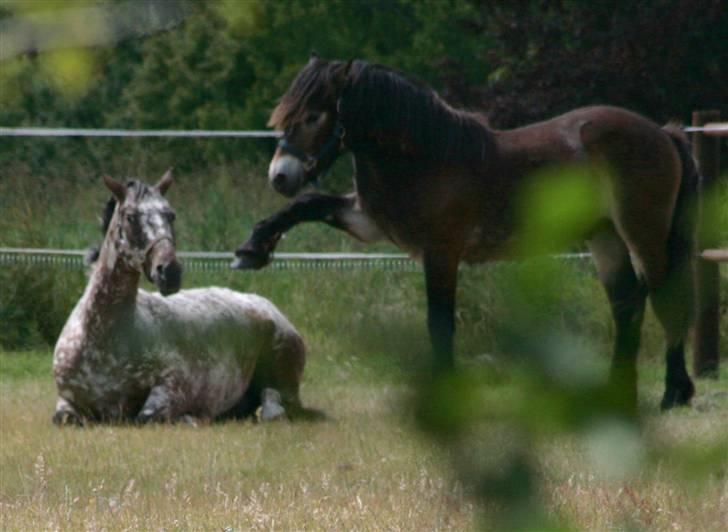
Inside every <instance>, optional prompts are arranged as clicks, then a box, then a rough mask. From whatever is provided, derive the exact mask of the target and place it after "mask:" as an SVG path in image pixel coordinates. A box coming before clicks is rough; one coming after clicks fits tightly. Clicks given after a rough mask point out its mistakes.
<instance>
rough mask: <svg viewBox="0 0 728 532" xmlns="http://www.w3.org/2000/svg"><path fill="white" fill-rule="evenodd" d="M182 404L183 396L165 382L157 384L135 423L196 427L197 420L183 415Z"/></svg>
mask: <svg viewBox="0 0 728 532" xmlns="http://www.w3.org/2000/svg"><path fill="white" fill-rule="evenodd" d="M183 402H184V394H183V393H182V392H181V391H175V390H174V388H173V387H171V386H170V385H169V383H167V382H165V383H161V384H158V385H156V386H154V387H153V388H152V390H151V391H150V392H149V396H148V397H147V400H146V401H145V402H144V406H142V409H141V410H140V411H139V413H138V414H137V416H136V418H135V421H136V422H137V423H139V424H142V425H144V424H147V423H177V422H181V423H185V424H187V425H191V426H197V425H198V423H199V420H198V419H197V418H195V417H194V416H191V415H188V414H184V409H183Z"/></svg>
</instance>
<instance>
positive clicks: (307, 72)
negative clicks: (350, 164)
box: [268, 56, 353, 197]
mask: <svg viewBox="0 0 728 532" xmlns="http://www.w3.org/2000/svg"><path fill="white" fill-rule="evenodd" d="M352 64H353V63H352V62H351V61H350V62H348V63H345V62H342V61H323V60H321V59H319V58H318V57H316V56H312V57H311V59H310V60H309V62H308V64H307V65H306V66H305V67H304V68H303V69H302V70H301V71H300V72H299V73H298V75H297V76H296V78H295V79H294V80H293V83H291V86H290V87H289V88H288V91H286V93H285V94H284V95H283V97H282V98H281V101H280V102H279V104H278V106H277V107H276V108H275V109H274V110H273V114H272V115H271V118H270V120H269V121H268V125H269V126H270V127H274V128H276V129H277V130H279V131H283V138H282V139H281V141H280V142H279V144H278V149H276V152H275V154H274V155H273V159H272V160H271V162H270V167H269V168H268V180H269V182H270V184H271V186H272V187H273V188H274V189H275V190H276V191H278V192H280V193H281V194H283V195H285V196H289V197H290V196H294V195H295V194H296V193H298V191H299V190H300V189H301V188H302V187H303V186H305V185H306V184H308V183H310V182H311V181H314V180H315V179H316V178H317V177H318V176H319V175H321V174H322V173H325V172H326V171H327V170H328V169H329V167H330V166H331V165H332V164H333V162H334V161H335V160H336V158H337V157H338V156H339V154H340V153H341V151H342V145H341V139H342V136H343V129H342V127H341V124H340V123H339V122H338V115H337V108H336V106H337V100H338V98H339V96H340V94H341V91H342V90H343V88H344V86H345V85H346V83H347V80H348V77H349V73H350V70H351V67H352Z"/></svg>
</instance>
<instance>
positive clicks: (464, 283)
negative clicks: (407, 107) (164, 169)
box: [0, 161, 728, 531]
mask: <svg viewBox="0 0 728 532" xmlns="http://www.w3.org/2000/svg"><path fill="white" fill-rule="evenodd" d="M117 162H118V161H117ZM109 171H110V172H111V173H114V174H115V175H117V176H120V175H124V174H123V173H121V172H116V173H115V172H113V171H112V170H109ZM246 172H248V170H245V169H232V170H229V171H220V172H217V173H216V174H215V175H214V176H212V177H209V178H208V176H202V175H196V176H191V177H187V176H184V175H182V176H180V179H179V183H178V185H176V186H175V188H173V189H172V191H171V192H170V199H171V202H172V205H173V206H175V207H176V209H177V213H178V220H179V223H178V229H179V240H180V246H179V247H180V248H181V249H187V250H190V249H207V250H216V251H219V250H232V249H234V247H235V246H236V245H238V244H239V243H240V242H241V241H242V240H243V239H244V238H245V237H246V236H247V234H248V232H249V230H250V227H251V225H252V223H253V222H254V221H255V220H257V219H259V218H260V217H262V216H263V215H265V214H267V213H269V212H270V211H272V210H273V209H274V208H275V207H276V206H277V205H279V204H280V201H281V200H279V199H276V198H275V197H274V195H272V194H270V193H268V192H267V191H266V189H265V185H264V183H263V182H262V181H261V180H258V181H253V180H251V179H250V178H249V177H247V174H246ZM159 173H161V172H159ZM259 173H260V172H259ZM5 174H6V175H7V177H3V178H2V179H0V208H2V209H3V213H4V215H3V216H2V217H0V246H39V247H71V248H76V247H85V246H87V245H88V244H90V243H92V242H97V241H98V240H99V234H98V229H97V226H96V218H97V217H98V214H99V213H100V209H101V206H102V205H103V201H104V199H105V198H106V197H107V195H108V194H107V192H106V191H105V190H104V189H103V188H102V187H101V186H100V185H99V183H98V179H97V176H96V175H95V174H94V175H93V176H92V175H91V173H90V172H89V173H88V175H85V174H84V175H82V176H80V177H79V178H77V179H75V180H68V181H62V182H61V181H58V180H52V179H35V178H30V177H28V176H24V175H23V174H22V172H21V173H19V174H18V175H11V173H8V172H7V171H6V172H5ZM150 175H151V174H150ZM726 197H728V194H727V195H726ZM725 212H728V211H725ZM69 213H72V215H71V214H69ZM280 249H281V251H295V250H309V251H311V250H316V251H328V250H337V251H338V250H342V249H354V250H362V251H363V250H369V251H373V250H375V249H376V250H392V248H391V247H387V245H386V244H382V245H380V246H378V247H374V248H372V247H368V248H364V247H361V246H359V245H358V244H356V243H353V242H352V241H351V240H350V239H347V238H346V237H345V236H342V235H339V234H338V233H335V232H334V231H332V230H330V229H328V228H325V227H320V226H307V227H301V228H298V229H296V231H293V232H292V233H291V236H290V237H289V238H287V239H286V240H285V241H284V242H282V243H281V248H280ZM554 269H555V270H557V271H558V272H559V276H560V277H559V278H560V279H561V280H562V281H564V282H562V283H561V284H559V286H558V289H556V290H554V289H553V288H554V287H553V286H551V287H550V286H548V285H549V284H550V283H542V282H539V279H540V277H538V276H536V277H532V274H533V272H534V268H533V267H531V266H528V265H524V264H520V263H513V264H501V265H495V266H490V267H487V268H464V269H463V270H462V272H461V282H460V287H459V294H458V307H457V324H458V334H457V352H458V361H459V363H461V364H462V366H463V367H465V368H467V369H466V372H465V373H468V372H470V369H471V368H472V369H473V374H477V373H478V371H480V370H481V369H482V367H483V366H484V365H485V366H487V365H488V364H489V362H483V360H486V361H487V360H491V359H495V360H496V364H501V363H502V362H503V361H504V360H507V359H508V355H510V354H511V349H512V347H513V342H512V338H508V337H507V335H504V331H508V330H510V331H511V332H512V331H513V329H514V322H513V320H514V319H516V320H521V322H518V321H516V323H515V325H516V330H519V327H522V330H524V331H526V330H530V327H531V325H532V323H537V324H540V326H541V332H543V331H544V330H547V332H549V334H550V333H554V335H555V336H558V337H565V338H569V339H570V341H571V342H572V345H571V347H569V349H570V351H569V352H570V353H571V355H577V356H580V357H581V359H583V360H581V361H580V360H575V359H570V360H571V364H572V367H571V368H564V367H562V368H561V369H562V370H563V371H565V372H566V373H565V374H568V375H571V374H572V373H573V371H572V370H573V367H577V368H581V369H580V370H579V371H581V370H582V369H584V367H585V366H584V363H583V362H584V361H587V363H588V364H591V366H590V367H591V369H588V368H587V369H588V371H593V372H595V373H593V375H596V376H597V378H598V379H604V378H605V377H606V374H607V366H608V357H607V354H608V353H609V352H610V351H611V341H612V340H611V338H612V334H613V330H612V325H611V321H610V315H609V310H608V308H607V305H606V301H605V298H604V296H603V294H602V290H601V287H600V286H599V284H598V282H597V281H596V279H595V276H594V273H593V270H592V268H591V267H590V266H589V265H585V264H581V263H559V264H557V265H556V267H555V268H554ZM536 271H537V272H538V271H539V270H538V269H536ZM723 272H724V278H725V277H726V275H728V274H727V272H726V271H725V270H723ZM524 279H525V284H524ZM84 283H85V277H84V274H83V272H81V271H72V270H65V269H60V268H39V267H37V266H27V267H26V266H13V267H3V268H2V269H0V345H5V346H6V347H5V349H6V350H5V351H0V530H55V529H59V530H251V529H252V530H255V529H265V530H271V529H275V530H302V529H306V530H433V529H442V530H447V529H454V530H461V529H470V528H474V527H478V526H483V527H486V528H491V529H493V528H496V529H497V528H500V527H502V526H504V524H503V523H504V522H503V521H498V519H499V517H498V516H500V515H502V514H503V511H504V507H505V506H507V503H506V502H503V499H501V500H500V502H498V500H496V499H497V498H493V497H491V498H487V499H484V498H483V497H482V495H483V486H479V485H478V484H477V482H476V483H473V482H471V481H472V480H473V479H472V478H470V477H471V476H472V475H471V476H469V475H468V471H467V470H465V471H464V469H463V467H462V466H463V463H465V466H466V469H467V466H472V469H473V471H476V470H477V469H478V467H480V465H479V464H480V462H481V461H482V462H488V463H491V465H492V464H493V463H494V464H495V467H496V469H498V467H499V463H500V462H499V461H500V459H501V457H502V456H503V455H507V454H508V452H509V451H510V450H512V449H523V448H525V451H524V452H526V453H527V454H528V456H530V457H533V463H532V468H533V471H535V475H536V476H535V479H536V480H535V482H536V485H535V488H534V493H535V494H536V497H537V499H538V501H537V505H536V506H538V507H540V508H542V509H543V510H545V512H546V513H547V514H548V516H549V517H550V520H551V523H552V524H554V525H555V526H557V527H559V528H571V529H576V530H583V529H589V530H605V529H620V530H635V529H646V530H707V531H713V530H716V531H717V530H726V529H728V451H726V449H728V447H726V442H728V372H727V371H726V364H727V363H728V351H727V349H728V314H724V315H723V317H722V318H721V323H720V327H721V334H722V338H723V339H722V353H721V356H722V359H723V368H722V373H721V375H720V377H719V379H717V380H702V381H699V382H698V383H697V386H698V394H697V396H696V398H695V400H694V404H693V407H692V408H688V409H678V410H676V411H674V412H671V413H669V414H665V415H660V414H659V413H658V404H659V399H660V395H661V393H662V387H663V383H662V380H663V375H664V364H663V362H662V351H663V346H662V342H663V338H662V334H661V331H660V330H659V327H658V326H657V324H656V321H655V319H654V317H653V316H652V315H651V314H650V313H649V312H648V316H647V319H646V323H645V327H644V335H643V348H642V352H641V355H640V356H641V368H640V386H641V387H640V395H641V400H642V411H643V412H644V413H645V422H644V425H643V426H642V428H641V429H640V431H639V432H627V433H621V432H620V431H619V430H616V431H614V430H611V431H610V430H602V429H603V428H604V427H601V428H600V427H598V426H597V427H591V428H589V427H587V428H586V429H583V428H582V429H579V430H575V429H574V430H572V428H570V427H567V426H563V427H560V428H557V429H554V427H553V426H548V424H547V423H544V424H543V427H541V426H540V425H539V424H538V423H536V424H535V425H536V426H537V427H540V428H538V429H537V432H536V433H532V434H530V435H528V436H527V437H523V438H522V434H520V433H519V432H518V431H517V430H516V431H513V430H511V429H513V427H514V425H512V424H511V425H509V423H511V422H510V421H509V420H508V419H507V415H506V414H504V419H505V423H501V424H500V425H499V424H498V422H494V423H491V424H487V425H486V430H481V429H482V427H478V430H480V432H478V431H477V430H476V428H475V427H474V428H473V434H471V435H470V436H474V437H472V438H471V440H472V441H474V447H471V448H470V449H469V450H468V452H470V451H472V450H474V453H475V455H474V457H468V456H466V460H465V461H463V457H464V456H465V454H464V451H463V449H462V448H459V447H458V446H457V445H453V443H452V441H449V440H448V438H447V437H445V438H439V439H437V438H432V437H431V436H430V435H427V434H425V432H424V431H423V430H422V427H421V425H420V424H418V423H417V421H416V419H417V415H416V414H417V400H416V397H417V390H418V388H417V382H418V380H417V376H419V375H421V374H422V370H423V368H422V366H423V364H424V363H425V362H426V360H427V354H428V351H429V344H428V341H427V334H426V328H425V299H424V282H423V278H422V275H421V274H417V273H406V272H396V271H377V270H373V271H331V270H323V271H273V270H264V271H262V272H257V273H251V272H228V271H222V272H195V271H190V272H187V273H186V274H185V279H184V285H185V286H186V287H193V286H207V285H221V286H228V287H231V288H234V289H238V290H242V291H250V292H256V293H259V294H261V295H264V296H266V297H268V298H270V299H272V300H273V301H274V302H275V303H276V304H277V305H278V306H279V307H280V308H281V310H282V311H283V312H284V313H285V314H286V315H288V317H289V318H290V319H291V321H292V322H293V323H294V324H295V325H296V326H297V327H298V328H299V330H300V331H301V333H302V335H303V336H304V338H305V340H306V342H307V344H308V346H309V353H310V358H309V363H308V366H307V369H306V377H305V384H304V387H303V389H302V398H303V401H304V402H305V404H307V405H309V406H312V407H315V408H319V409H323V410H324V411H326V412H327V414H328V415H329V416H330V417H331V419H332V420H331V421H330V422H325V423H314V424H309V423H297V424H287V423H275V424H270V425H256V424H253V423H251V422H238V423H225V424H214V425H210V426H202V427H199V428H190V427H186V426H150V427H141V428H140V427H124V426H121V427H118V426H117V427H94V428H87V429H80V430H77V429H63V430H60V429H57V428H56V427H54V426H53V425H52V424H51V422H50V418H51V415H52V412H53V407H54V403H55V390H54V385H53V382H52V379H51V372H50V367H51V350H50V347H49V346H50V345H52V344H53V343H54V341H55V337H56V335H57V334H58V331H59V329H60V327H61V326H62V324H63V321H64V320H65V318H66V316H67V315H68V312H69V311H70V308H71V306H72V305H73V304H74V303H75V301H76V299H77V298H78V297H79V295H80V293H81V290H82V288H83V285H84ZM519 283H520V284H519ZM523 286H526V287H528V288H529V289H528V291H527V292H526V293H525V294H523V293H522V294H521V296H524V295H525V296H526V301H525V303H526V305H527V306H528V308H529V311H528V314H527V315H525V318H527V319H525V320H524V315H519V314H518V313H514V312H513V311H512V310H513V309H512V308H511V307H512V306H513V305H512V303H513V297H514V296H513V294H514V291H517V290H518V288H519V287H521V289H522V288H523ZM721 297H722V301H723V308H726V305H728V282H724V283H723V290H722V294H721ZM522 303H523V301H522ZM524 334H525V333H524ZM549 338H551V337H549ZM8 346H10V347H8ZM483 355H487V356H486V357H484V356H483ZM563 360H569V359H568V358H564V359H563ZM563 360H562V362H563ZM592 366H593V367H592ZM503 368H504V369H503V370H502V373H503V375H502V376H501V378H500V379H498V380H497V382H495V383H493V384H490V385H488V386H484V387H483V388H485V389H482V390H478V393H483V394H485V395H487V396H488V397H489V398H490V399H491V406H492V405H494V406H495V409H496V411H499V410H500V407H501V406H502V407H503V411H504V412H505V411H507V410H506V408H507V407H508V406H509V405H512V404H513V397H514V396H519V397H522V401H525V402H524V403H523V404H522V405H521V408H525V409H526V410H529V411H530V412H531V414H532V417H533V418H535V419H536V420H537V421H538V418H539V416H540V415H541V414H542V413H543V415H544V416H545V415H546V413H547V412H548V409H549V408H551V407H553V405H549V404H546V402H545V401H544V399H548V397H547V396H541V395H534V396H532V397H531V396H529V395H528V393H529V392H528V391H527V390H526V389H524V388H519V386H520V384H519V381H518V380H517V379H515V378H511V376H510V374H509V371H510V369H509V368H510V366H508V365H507V364H504V365H503ZM569 371H572V373H569ZM577 373H578V372H577ZM535 378H538V375H535ZM566 380H567V381H568V379H566ZM479 384H481V385H482V383H479ZM524 390H525V391H524ZM589 399H590V398H589V397H587V396H583V397H579V396H577V400H583V401H584V403H585V404H588V401H589ZM501 421H502V420H501ZM503 424H505V425H507V426H506V427H505V429H506V430H503V429H504V427H503V426H502V425H503ZM515 426H516V428H517V427H518V426H517V425H515ZM612 428H614V427H612ZM617 429H619V427H617ZM472 441H471V443H472ZM461 451H463V452H461ZM478 454H479V455H480V457H479V456H478ZM481 458H482V460H481ZM457 466H459V468H458V467H457ZM476 481H477V479H476ZM506 509H508V510H510V512H511V514H512V515H516V516H517V517H520V518H521V519H520V521H519V520H518V519H517V520H516V521H513V520H511V521H510V523H511V524H512V525H513V524H514V523H520V526H521V528H529V524H530V525H531V526H530V528H531V529H533V528H535V527H536V525H534V523H542V524H543V523H544V522H545V521H535V520H534V519H531V510H532V509H533V508H530V507H529V508H520V507H518V506H514V507H511V508H506Z"/></svg>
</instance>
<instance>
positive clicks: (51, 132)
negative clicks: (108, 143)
mask: <svg viewBox="0 0 728 532" xmlns="http://www.w3.org/2000/svg"><path fill="white" fill-rule="evenodd" d="M281 135H282V133H281V132H280V131H269V130H244V131H243V130H241V131H237V130H206V129H190V130H173V129H83V128H48V127H0V136H1V137H187V138H203V137H216V138H253V139H260V138H278V137H280V136H281Z"/></svg>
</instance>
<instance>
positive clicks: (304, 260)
mask: <svg viewBox="0 0 728 532" xmlns="http://www.w3.org/2000/svg"><path fill="white" fill-rule="evenodd" d="M85 255H86V251H85V250H82V249H42V248H0V266H2V265H12V264H26V265H38V266H54V267H61V268H68V269H82V268H84V267H85V265H84V260H83V259H84V256H85ZM177 256H178V257H179V259H180V260H181V261H182V263H183V264H184V267H185V269H187V270H192V271H222V270H228V269H229V267H230V263H231V261H232V259H233V254H232V253H224V252H211V251H179V252H177ZM590 256H591V255H590V254H589V253H565V254H561V255H553V256H552V257H553V258H555V259H557V260H584V259H588V258H589V257H590ZM267 269H272V270H390V271H399V272H421V271H422V265H421V264H420V263H419V262H417V261H415V260H413V259H411V258H409V256H408V255H406V254H403V253H276V254H274V255H273V262H271V264H270V265H269V266H267Z"/></svg>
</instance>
